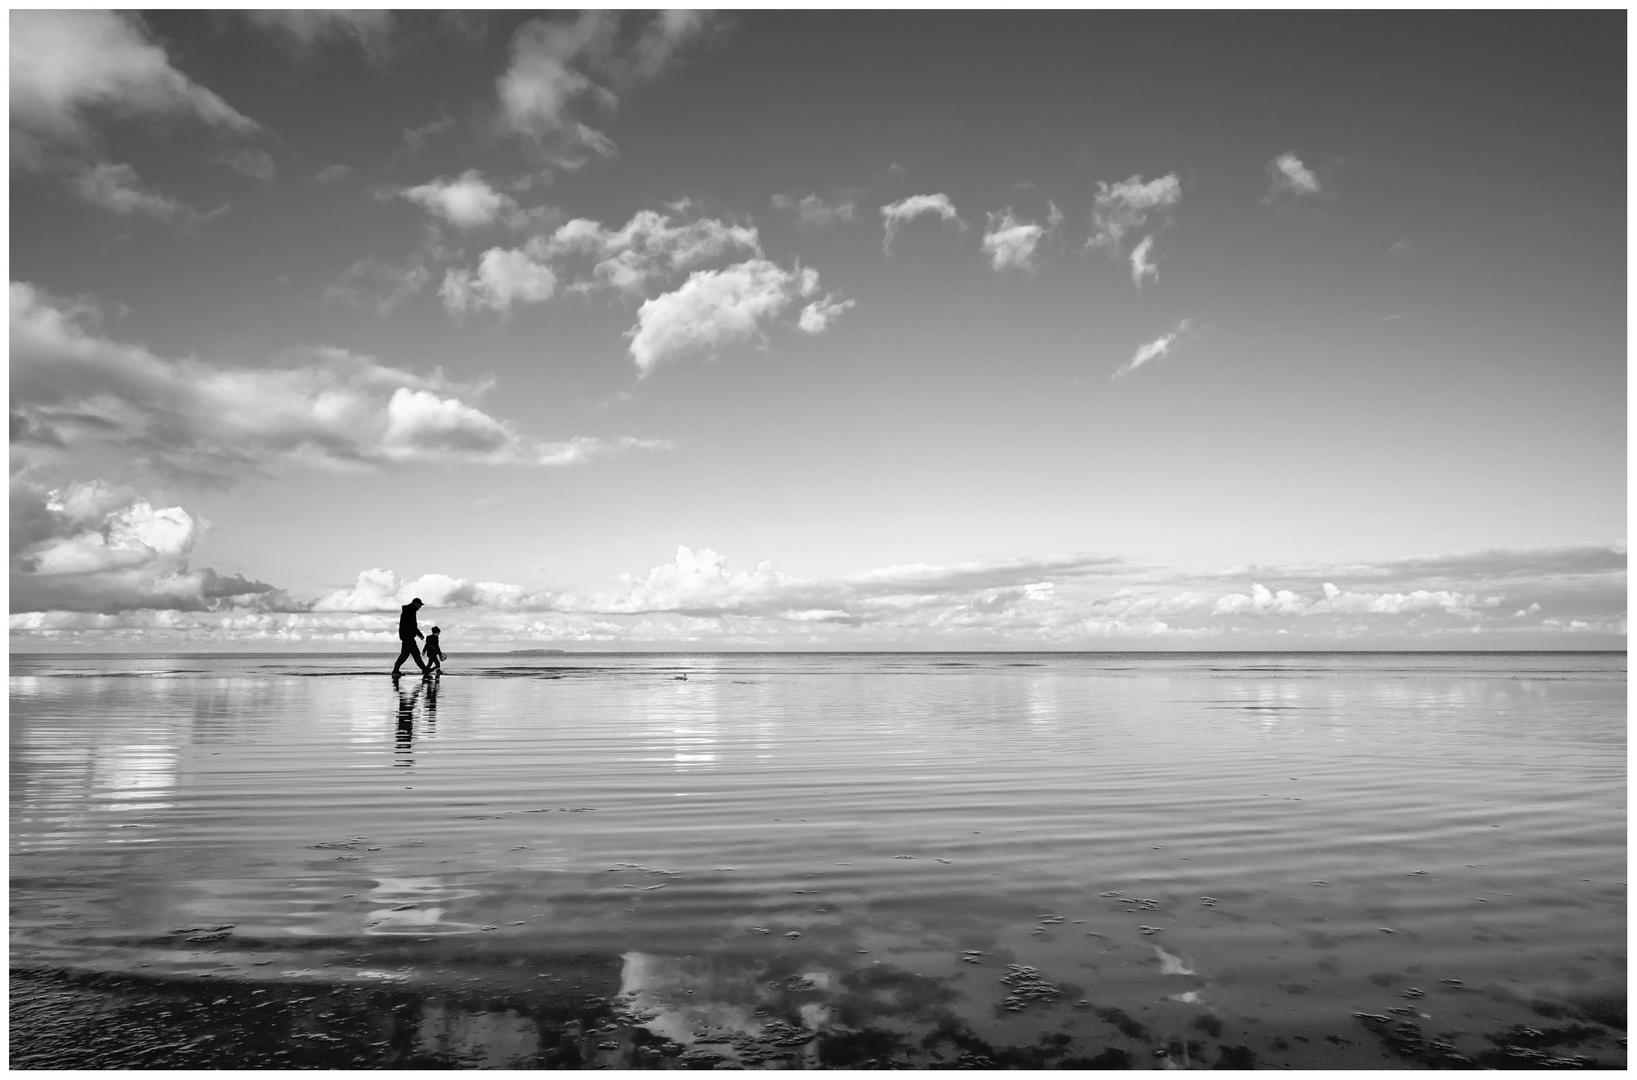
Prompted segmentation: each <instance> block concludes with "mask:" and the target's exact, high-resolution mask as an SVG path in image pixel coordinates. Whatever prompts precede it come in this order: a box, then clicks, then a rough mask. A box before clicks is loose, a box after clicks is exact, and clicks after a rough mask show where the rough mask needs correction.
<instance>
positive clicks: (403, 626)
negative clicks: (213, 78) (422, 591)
mask: <svg viewBox="0 0 1637 1080" xmlns="http://www.w3.org/2000/svg"><path fill="white" fill-rule="evenodd" d="M421 606H422V605H421V598H420V597H418V596H417V597H416V598H415V599H413V600H411V601H410V602H409V603H407V604H405V605H404V607H403V611H402V612H401V613H400V614H399V615H398V642H399V644H401V645H402V646H403V647H402V648H400V649H399V650H398V662H397V663H395V664H393V665H392V676H393V678H397V677H398V676H399V675H400V674H402V673H401V672H400V671H399V670H398V669H399V668H401V667H403V666H404V661H405V660H406V659H408V658H409V657H411V656H413V657H414V658H415V666H416V667H418V668H420V669H421V674H423V675H424V674H425V673H426V661H425V660H422V659H421V650H420V647H419V646H417V645H416V644H415V639H416V638H418V637H420V636H421V628H420V627H418V626H416V625H415V612H417V611H419V610H420V609H421Z"/></svg>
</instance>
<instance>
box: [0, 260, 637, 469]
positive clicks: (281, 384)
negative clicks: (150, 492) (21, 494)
mask: <svg viewBox="0 0 1637 1080" xmlns="http://www.w3.org/2000/svg"><path fill="white" fill-rule="evenodd" d="M85 323H86V318H85V315H84V313H83V311H81V310H79V309H76V307H75V306H74V305H70V304H66V303H64V302H61V301H56V300H54V299H53V298H51V297H48V296H46V295H45V294H43V293H41V292H40V291H39V290H38V289H35V288H34V287H33V286H30V285H26V284H19V283H16V282H14V283H13V284H12V286H11V365H12V367H11V374H12V386H11V390H12V397H11V407H12V416H13V431H14V437H13V462H14V466H15V465H17V464H18V452H19V451H22V452H23V460H24V462H27V461H32V460H49V459H51V458H53V457H54V456H55V455H56V454H58V453H59V452H61V451H66V450H70V449H73V448H75V447H87V446H97V445H101V446H112V447H116V448H118V449H119V451H120V452H121V455H122V457H123V458H124V459H125V461H126V462H127V465H128V467H130V468H133V469H138V470H142V471H145V472H149V473H152V474H157V475H160V476H165V477H178V478H182V479H187V480H193V481H196V482H202V483H214V484H230V483H232V482H234V481H236V480H240V479H243V478H245V477H247V476H249V475H253V474H255V473H258V472H265V471H267V470H270V469H273V468H278V467H315V468H322V469H329V470H337V469H340V470H355V469H374V468H380V467H385V466H392V465H407V464H415V463H441V464H457V463H466V464H484V465H566V464H576V463H579V462H583V461H586V460H589V459H590V458H592V457H595V456H597V455H598V454H601V453H609V452H617V451H623V450H629V449H638V448H654V449H657V448H660V447H661V446H662V445H664V444H662V443H659V442H657V441H654V440H642V439H626V440H613V441H608V440H596V439H574V440H569V441H567V442H543V441H541V440H538V439H533V438H529V437H527V436H524V435H521V434H519V433H518V432H516V431H514V430H513V429H512V427H511V425H509V424H508V423H506V422H505V421H503V420H499V419H496V418H495V417H492V416H490V415H489V414H487V413H485V412H484V411H482V410H481V409H479V408H477V407H476V406H474V405H471V404H469V403H468V402H466V401H463V400H461V398H462V397H471V396H475V395H477V394H480V393H482V392H483V390H485V389H486V388H487V384H477V385H461V384H457V383H454V382H451V381H450V380H448V379H446V378H444V376H443V375H442V373H441V372H434V373H433V374H432V375H431V376H417V375H413V374H411V373H409V372H406V371H400V370H397V369H394V368H390V367H386V366H384V365H382V364H379V363H377V362H376V361H374V360H372V359H370V358H368V357H362V356H356V355H353V354H351V353H347V352H345V351H343V350H337V349H331V350H315V351H313V352H311V353H310V354H308V357H307V358H306V359H305V362H300V363H291V364H286V365H284V366H280V367H275V368H259V369H255V368H232V367H226V366H221V365H216V364H211V363H208V362H205V361H200V360H167V359H164V358H162V357H159V356H156V355H154V354H153V353H151V352H149V351H148V350H146V349H144V348H142V347H141V346H138V345H128V344H122V343H119V342H115V341H111V340H108V339H106V338H104V337H101V336H99V335H97V334H95V333H93V332H92V331H91V330H90V329H89V328H88V327H87V326H86V325H85Z"/></svg>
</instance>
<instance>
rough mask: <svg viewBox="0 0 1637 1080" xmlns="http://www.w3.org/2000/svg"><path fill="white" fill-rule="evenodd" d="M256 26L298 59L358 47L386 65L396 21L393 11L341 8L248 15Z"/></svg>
mask: <svg viewBox="0 0 1637 1080" xmlns="http://www.w3.org/2000/svg"><path fill="white" fill-rule="evenodd" d="M244 17H245V18H246V19H248V20H249V21H250V22H251V24H252V25H254V26H257V27H259V28H260V29H263V30H267V31H271V32H273V33H275V34H276V35H277V36H278V37H279V39H280V40H281V41H283V42H284V43H285V44H286V45H287V46H288V47H289V48H291V49H292V50H293V51H294V52H295V53H297V55H308V54H311V53H314V52H316V51H317V50H318V49H319V48H320V47H322V46H325V45H329V44H334V43H338V42H340V43H352V44H356V45H357V46H358V47H359V48H360V49H362V50H363V51H364V55H365V56H366V57H368V58H369V60H370V62H371V63H374V64H383V63H385V62H386V60H387V59H388V57H389V56H390V55H391V52H392V29H393V18H392V13H391V12H389V11H362V10H357V11H348V10H342V9H337V8H327V9H326V8H320V9H307V10H300V11H292V10H285V9H280V10H265V11H246V12H245V13H244Z"/></svg>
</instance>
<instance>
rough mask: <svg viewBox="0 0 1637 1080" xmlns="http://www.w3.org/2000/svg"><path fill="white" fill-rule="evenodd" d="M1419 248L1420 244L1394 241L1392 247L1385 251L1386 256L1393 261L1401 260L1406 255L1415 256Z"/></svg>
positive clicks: (1410, 241) (1409, 241)
mask: <svg viewBox="0 0 1637 1080" xmlns="http://www.w3.org/2000/svg"><path fill="white" fill-rule="evenodd" d="M1420 247H1421V245H1420V243H1418V242H1417V241H1414V240H1395V241H1393V244H1392V246H1391V247H1389V248H1388V249H1387V254H1388V255H1390V256H1392V257H1393V258H1395V259H1397V258H1403V257H1404V256H1406V255H1413V254H1415V252H1416V251H1417V250H1418V249H1419V248H1420Z"/></svg>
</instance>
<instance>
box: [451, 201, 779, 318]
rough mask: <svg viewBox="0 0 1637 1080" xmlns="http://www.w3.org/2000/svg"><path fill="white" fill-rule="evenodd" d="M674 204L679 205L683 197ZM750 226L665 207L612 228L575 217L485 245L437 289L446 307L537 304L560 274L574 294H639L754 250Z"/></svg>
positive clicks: (757, 247)
mask: <svg viewBox="0 0 1637 1080" xmlns="http://www.w3.org/2000/svg"><path fill="white" fill-rule="evenodd" d="M675 209H677V210H679V211H686V210H688V209H689V207H688V204H687V203H686V202H683V203H679V204H677V205H676V207H675ZM761 250H762V248H761V241H760V239H759V237H758V236H757V233H756V229H755V227H754V226H750V225H740V224H736V223H733V222H725V221H720V220H718V219H716V218H706V217H702V218H696V219H694V220H692V221H682V222H679V223H674V222H673V219H672V217H671V215H670V214H661V213H659V212H657V211H653V210H642V211H638V212H637V213H635V214H633V215H632V216H631V219H630V220H629V221H627V222H626V223H625V224H624V225H623V226H621V227H620V228H618V229H609V228H606V227H604V226H603V225H602V223H601V222H597V221H592V220H589V219H587V218H575V219H573V220H571V221H567V222H564V223H563V224H562V225H560V226H558V227H557V228H556V229H555V230H554V231H553V232H551V233H549V234H541V235H536V236H533V237H530V238H529V239H528V240H527V241H525V242H524V243H523V245H522V246H521V247H519V248H515V249H503V248H491V249H490V250H488V251H486V252H484V254H483V257H482V259H481V260H480V261H479V264H478V266H477V268H476V269H475V270H469V269H461V268H458V269H453V270H450V271H448V273H446V274H445V276H444V280H443V286H442V288H441V289H440V290H439V293H440V295H441V296H442V297H443V302H444V305H445V306H446V307H447V308H448V309H449V310H450V311H451V312H452V313H457V314H458V313H461V312H466V311H474V310H479V309H482V308H489V309H491V310H494V311H499V312H502V313H505V312H507V311H509V310H510V309H511V307H512V305H513V304H518V303H541V302H544V301H546V300H549V299H550V298H551V297H552V296H553V295H554V294H555V293H556V292H557V291H558V288H557V287H558V283H559V282H560V281H563V280H567V281H568V285H567V286H566V287H567V289H568V290H569V291H571V292H576V293H592V292H598V291H603V290H607V291H612V292H616V293H620V294H623V295H627V296H645V295H647V294H648V293H649V292H650V291H651V290H652V289H653V287H654V286H655V285H656V284H659V283H662V282H664V281H666V280H668V279H671V278H673V277H675V275H677V274H678V273H680V272H681V271H683V270H687V269H689V268H691V267H694V266H697V265H699V264H700V263H704V262H709V261H711V260H713V259H717V258H721V257H724V256H728V255H733V254H752V255H760V254H761Z"/></svg>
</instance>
